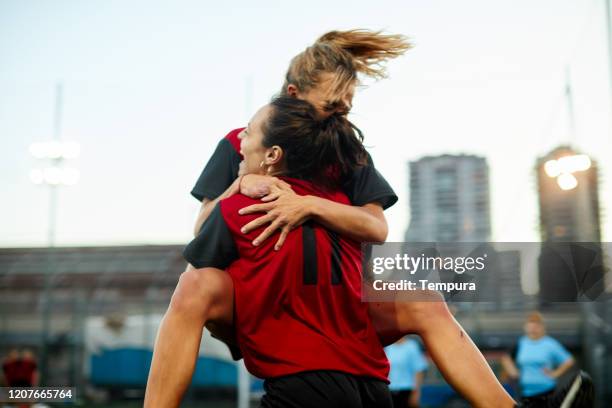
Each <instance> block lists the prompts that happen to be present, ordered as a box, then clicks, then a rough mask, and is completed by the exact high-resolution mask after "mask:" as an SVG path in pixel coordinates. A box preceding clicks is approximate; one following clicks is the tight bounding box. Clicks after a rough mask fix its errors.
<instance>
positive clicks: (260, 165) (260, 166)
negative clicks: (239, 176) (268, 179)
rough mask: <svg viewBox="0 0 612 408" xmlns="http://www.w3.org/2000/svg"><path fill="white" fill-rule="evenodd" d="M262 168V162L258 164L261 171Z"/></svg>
mask: <svg viewBox="0 0 612 408" xmlns="http://www.w3.org/2000/svg"><path fill="white" fill-rule="evenodd" d="M263 166H264V161H263V160H262V161H261V163H259V168H260V169H261V168H263Z"/></svg>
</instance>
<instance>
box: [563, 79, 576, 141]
mask: <svg viewBox="0 0 612 408" xmlns="http://www.w3.org/2000/svg"><path fill="white" fill-rule="evenodd" d="M565 96H566V98H567V114H568V120H569V132H570V134H569V138H568V139H569V142H570V145H571V144H573V143H575V141H576V117H575V116H574V100H573V98H572V85H571V79H570V69H569V67H567V68H566V69H565Z"/></svg>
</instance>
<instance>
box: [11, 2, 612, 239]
mask: <svg viewBox="0 0 612 408" xmlns="http://www.w3.org/2000/svg"><path fill="white" fill-rule="evenodd" d="M604 12H605V8H604V1H603V0H584V1H581V0H536V1H533V0H531V1H527V0H511V1H510V0H507V1H506V0H494V1H491V0H466V1H462V2H457V1H453V0H433V1H432V0H420V1H414V0H413V1H397V2H392V1H378V2H372V1H370V2H363V1H333V2H330V1H319V0H311V1H309V2H304V3H301V4H300V3H297V2H281V1H274V2H272V1H258V2H249V1H242V0H240V1H233V2H227V3H223V2H207V1H172V2H170V1H163V2H162V1H151V0H147V1H112V0H104V1H101V0H91V1H62V0H55V1H29V0H28V1H20V0H12V1H11V0H0V140H1V143H2V145H1V147H2V148H1V149H0V166H1V170H2V171H1V172H0V178H1V187H0V188H1V198H2V200H1V201H0V210H1V211H0V225H1V231H2V233H1V234H0V245H1V246H23V245H27V246H30V245H32V246H39V245H44V244H45V242H46V229H47V223H48V193H47V190H46V189H45V188H44V187H41V186H36V185H33V184H32V183H31V182H30V181H29V173H30V170H31V169H33V168H36V167H40V166H41V165H42V164H41V163H37V161H36V160H35V159H33V158H31V157H30V156H29V154H28V146H29V145H30V144H31V143H33V142H37V141H44V140H48V139H49V138H51V137H52V134H53V109H54V92H55V84H56V83H57V82H58V81H59V80H61V81H62V83H63V87H64V105H63V114H62V136H63V138H65V139H67V140H75V141H77V142H79V143H80V144H81V149H82V154H81V156H80V158H79V159H76V160H72V163H70V164H71V165H73V166H74V167H77V168H78V169H79V170H80V172H81V180H80V182H79V184H78V185H76V186H73V187H66V188H62V189H61V191H60V193H59V211H58V231H57V235H58V242H59V244H61V245H99V244H143V243H184V242H186V241H187V240H188V239H189V237H190V234H191V231H192V224H193V220H194V217H195V213H196V211H197V208H198V203H197V202H196V200H195V199H193V198H192V197H191V196H190V195H189V191H190V190H191V187H192V186H193V184H194V182H195V180H196V179H197V176H198V175H199V173H200V171H201V169H202V168H203V166H204V164H205V163H206V161H207V159H208V158H209V156H210V154H211V153H212V151H213V149H214V147H215V145H216V143H217V142H218V140H219V139H220V138H221V137H223V136H224V135H225V134H226V133H227V132H228V131H229V130H231V129H233V128H236V127H239V126H243V125H245V124H246V122H247V120H248V118H249V117H250V115H251V114H252V113H254V112H255V110H256V108H258V107H259V106H261V105H262V104H264V103H265V102H266V101H268V100H269V98H270V97H271V96H272V95H273V94H274V93H275V92H277V91H278V90H279V87H280V85H281V84H282V80H283V75H284V72H285V70H286V68H287V66H288V62H289V60H290V58H291V57H292V56H293V55H295V54H297V53H298V52H300V51H301V50H303V49H304V48H305V47H306V46H307V45H309V44H310V43H311V42H313V41H314V40H315V39H316V38H317V37H318V36H319V35H321V34H322V33H324V32H326V31H329V30H332V29H349V28H358V27H363V28H371V29H385V30H387V31H388V32H393V33H402V34H405V35H407V36H409V37H410V38H411V39H412V40H413V41H414V43H415V45H416V46H415V48H414V49H413V50H411V51H409V52H408V53H407V54H406V55H405V56H404V57H402V58H400V59H398V60H395V61H392V62H391V63H390V64H389V78H388V79H386V80H382V81H380V82H376V83H372V82H367V83H366V86H364V87H363V88H362V89H360V90H359V91H358V93H357V95H356V97H355V101H354V110H353V114H352V117H351V119H352V120H353V121H354V122H355V123H356V124H357V125H358V126H360V127H361V129H362V130H363V131H364V133H365V135H366V144H367V145H368V146H369V150H370V152H371V154H372V156H373V158H374V161H375V163H376V165H377V167H378V168H379V169H380V170H381V172H382V173H383V174H384V176H385V177H386V178H387V179H388V180H389V181H390V182H391V184H392V185H393V187H394V188H395V189H396V191H397V192H398V195H399V196H400V201H399V202H398V203H397V204H396V205H395V206H394V207H393V208H392V209H391V210H389V211H388V212H387V216H388V219H389V223H390V227H391V230H390V236H389V239H390V240H396V241H397V240H401V239H402V237H403V234H404V232H405V229H406V227H407V225H408V222H409V211H408V210H409V209H408V193H409V192H408V188H407V184H408V178H407V162H408V161H409V160H415V159H418V158H420V157H422V156H424V155H435V154H442V153H469V154H478V155H482V156H485V157H486V158H487V160H488V163H489V166H490V171H491V200H492V209H493V220H492V221H493V232H494V234H493V238H494V240H497V241H537V240H538V231H537V217H538V213H537V201H536V193H535V174H534V171H533V166H534V163H535V160H536V158H537V157H538V156H539V155H542V154H544V153H546V152H548V151H549V150H551V149H552V148H554V147H555V146H557V145H558V144H560V143H568V142H571V143H572V144H573V145H575V146H576V147H577V148H578V149H580V150H582V151H583V152H584V153H587V154H589V155H591V156H592V157H593V158H594V159H595V160H597V161H598V162H599V165H600V173H601V181H600V185H601V194H600V200H601V202H600V204H601V207H602V215H604V217H603V219H604V222H605V225H604V227H603V231H604V240H605V239H608V240H609V239H610V237H611V234H612V219H610V217H605V214H606V211H607V210H608V203H611V202H612V186H611V181H610V180H611V179H612V164H611V163H610V157H611V155H612V137H611V136H610V135H611V129H610V124H609V118H610V111H611V109H610V102H609V86H608V65H607V48H606V47H607V46H606V42H605V38H606V31H605V18H604ZM568 68H569V72H570V75H569V77H570V79H571V85H572V89H573V94H574V119H575V128H576V132H575V134H574V135H571V134H570V131H569V129H570V126H569V125H568V110H567V103H566V99H565V96H564V87H565V82H566V72H567V70H568Z"/></svg>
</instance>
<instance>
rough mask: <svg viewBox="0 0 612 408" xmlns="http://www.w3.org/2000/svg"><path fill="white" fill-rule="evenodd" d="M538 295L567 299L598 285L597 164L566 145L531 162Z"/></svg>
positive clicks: (591, 291)
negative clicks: (535, 206) (537, 237)
mask: <svg viewBox="0 0 612 408" xmlns="http://www.w3.org/2000/svg"><path fill="white" fill-rule="evenodd" d="M536 172H537V184H538V202H539V210H540V237H541V241H542V251H541V253H540V257H539V260H538V266H539V281H540V300H541V301H542V302H543V303H545V304H546V303H548V302H552V301H573V300H576V299H577V298H579V297H581V296H585V295H586V296H588V297H592V296H593V295H595V294H597V293H601V290H602V288H603V265H602V251H601V245H600V241H601V230H600V215H599V191H598V190H599V189H598V173H597V164H596V163H595V162H594V161H593V160H592V159H591V158H590V157H588V156H587V155H584V154H580V153H579V152H578V151H576V150H574V149H572V148H571V147H569V146H559V147H557V148H555V149H554V150H552V151H551V152H550V153H548V154H547V155H545V156H543V157H540V158H539V159H538V160H537V162H536Z"/></svg>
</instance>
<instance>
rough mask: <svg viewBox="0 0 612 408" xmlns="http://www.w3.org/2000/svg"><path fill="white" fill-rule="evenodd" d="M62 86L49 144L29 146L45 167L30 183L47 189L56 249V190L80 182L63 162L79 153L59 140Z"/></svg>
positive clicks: (72, 144) (51, 242) (52, 243)
mask: <svg viewBox="0 0 612 408" xmlns="http://www.w3.org/2000/svg"><path fill="white" fill-rule="evenodd" d="M61 109H62V85H61V83H58V84H57V87H56V100H55V118H54V132H53V133H54V134H53V139H52V140H51V141H48V142H38V143H32V144H31V145H30V154H31V155H32V157H34V158H35V159H38V160H42V161H44V162H45V166H44V168H42V169H41V168H36V169H32V171H31V172H30V180H31V181H32V182H33V183H34V184H44V185H47V186H48V187H49V228H48V233H47V240H48V245H49V246H50V247H53V246H55V233H56V221H57V187H58V186H62V185H63V186H68V185H74V184H76V183H77V182H78V181H79V171H78V170H77V169H75V168H72V167H68V166H65V165H64V160H67V159H75V158H77V157H78V156H79V154H80V147H79V145H78V144H77V143H75V142H67V141H62V140H60V136H61V114H62V112H61Z"/></svg>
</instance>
